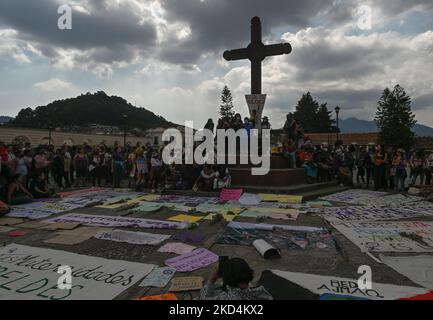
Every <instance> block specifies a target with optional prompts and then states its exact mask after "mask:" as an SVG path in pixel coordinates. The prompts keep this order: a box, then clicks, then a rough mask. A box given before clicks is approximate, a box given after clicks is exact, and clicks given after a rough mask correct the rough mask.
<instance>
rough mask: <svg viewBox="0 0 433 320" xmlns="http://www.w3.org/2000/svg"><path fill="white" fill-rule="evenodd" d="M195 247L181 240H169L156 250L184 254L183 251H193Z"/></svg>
mask: <svg viewBox="0 0 433 320" xmlns="http://www.w3.org/2000/svg"><path fill="white" fill-rule="evenodd" d="M195 249H196V247H194V246H190V245H188V244H185V243H182V242H170V243H166V244H165V245H163V246H162V247H161V248H159V249H158V252H168V253H175V254H185V253H190V252H191V251H193V250H195Z"/></svg>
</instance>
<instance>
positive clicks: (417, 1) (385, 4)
mask: <svg viewBox="0 0 433 320" xmlns="http://www.w3.org/2000/svg"><path fill="white" fill-rule="evenodd" d="M374 4H375V5H377V6H379V7H380V8H382V11H383V12H384V13H386V14H388V15H396V14H400V13H403V12H406V11H408V10H411V9H414V8H417V7H418V8H420V9H421V10H424V11H429V10H433V1H432V0H382V1H375V2H374Z"/></svg>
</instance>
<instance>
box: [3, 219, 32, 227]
mask: <svg viewBox="0 0 433 320" xmlns="http://www.w3.org/2000/svg"><path fill="white" fill-rule="evenodd" d="M25 221H26V220H24V219H19V218H0V226H14V225H17V224H20V223H23V222H25Z"/></svg>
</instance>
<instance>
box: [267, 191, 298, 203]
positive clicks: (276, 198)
mask: <svg viewBox="0 0 433 320" xmlns="http://www.w3.org/2000/svg"><path fill="white" fill-rule="evenodd" d="M259 196H260V197H262V199H263V201H265V202H266V201H267V202H280V203H290V204H300V203H302V199H303V197H302V196H292V195H287V194H267V193H260V194H259Z"/></svg>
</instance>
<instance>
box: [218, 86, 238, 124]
mask: <svg viewBox="0 0 433 320" xmlns="http://www.w3.org/2000/svg"><path fill="white" fill-rule="evenodd" d="M233 108H234V106H233V96H232V93H231V92H230V89H229V88H228V87H227V86H224V89H223V91H222V92H221V105H220V115H221V118H222V119H231V118H233V117H234V115H235V112H234V111H233Z"/></svg>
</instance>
